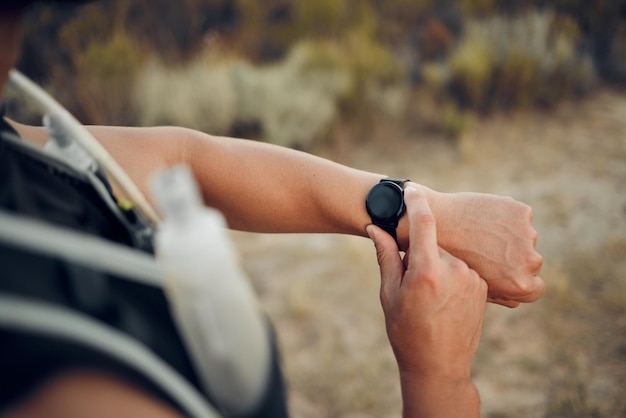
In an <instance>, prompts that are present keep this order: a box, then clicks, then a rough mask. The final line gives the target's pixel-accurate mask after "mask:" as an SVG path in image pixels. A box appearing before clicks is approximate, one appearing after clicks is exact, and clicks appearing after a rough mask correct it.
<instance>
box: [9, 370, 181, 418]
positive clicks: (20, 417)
mask: <svg viewBox="0 0 626 418" xmlns="http://www.w3.org/2000/svg"><path fill="white" fill-rule="evenodd" d="M86 416H89V417H91V418H108V417H119V418H125V417H128V418H134V417H151V418H175V417H180V416H181V415H179V414H178V413H177V412H175V411H174V410H173V409H171V408H170V407H169V406H167V405H166V404H164V403H162V402H160V401H157V400H155V399H154V398H153V397H151V396H149V395H148V394H146V393H144V392H142V391H141V390H139V389H137V388H135V387H133V386H131V385H128V384H127V383H124V382H123V381H121V380H119V379H117V378H115V377H112V376H108V375H105V374H102V373H101V372H98V373H95V372H89V371H75V372H71V373H67V374H64V375H61V376H57V377H56V378H54V379H53V380H51V381H50V382H48V383H47V384H45V385H44V386H43V387H41V388H40V389H39V390H38V391H36V392H35V393H34V394H32V395H31V397H30V398H29V399H28V400H27V401H25V402H23V403H21V404H20V405H18V406H17V407H15V408H14V409H13V410H11V411H9V413H8V415H6V417H7V418H74V417H75V418H82V417H86Z"/></svg>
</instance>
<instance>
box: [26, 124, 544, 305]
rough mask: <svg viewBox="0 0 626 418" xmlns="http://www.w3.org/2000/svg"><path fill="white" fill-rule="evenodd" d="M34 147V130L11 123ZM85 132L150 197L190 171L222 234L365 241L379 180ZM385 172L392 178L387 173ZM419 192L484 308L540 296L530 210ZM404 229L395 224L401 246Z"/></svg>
mask: <svg viewBox="0 0 626 418" xmlns="http://www.w3.org/2000/svg"><path fill="white" fill-rule="evenodd" d="M14 126H15V127H16V128H17V129H18V131H19V132H20V134H21V135H22V136H23V137H25V138H29V139H31V140H34V141H35V142H38V143H40V144H43V143H44V142H45V140H46V135H45V132H44V131H43V129H41V128H36V127H29V126H24V125H19V124H14ZM88 129H89V130H90V131H91V132H92V134H93V135H94V136H95V137H96V138H97V139H98V140H99V141H100V142H101V143H102V145H103V146H104V147H105V148H106V149H107V150H108V151H109V152H110V153H111V155H112V156H113V157H114V158H115V159H116V160H117V161H118V162H119V163H120V164H121V165H122V167H123V168H124V169H125V170H126V171H127V172H128V173H129V175H130V176H131V177H132V178H133V180H134V181H135V182H136V183H137V185H138V186H139V188H140V189H141V190H142V191H143V192H144V193H145V194H146V196H148V197H149V193H148V190H149V187H148V185H149V181H150V178H151V176H152V175H153V173H154V172H156V171H157V170H160V169H162V168H165V167H168V166H171V165H174V164H178V163H185V164H189V165H190V166H191V169H192V171H193V172H194V174H195V176H196V178H197V180H198V182H199V183H200V187H201V189H202V192H203V194H204V198H205V201H206V203H207V204H208V205H210V206H213V207H216V208H217V209H219V210H221V211H222V212H223V213H224V215H225V216H226V218H227V220H228V223H229V225H230V227H231V228H234V229H241V230H247V231H256V232H332V233H344V234H352V235H360V236H365V235H366V232H365V227H366V226H367V225H368V224H369V223H370V222H371V220H370V219H369V216H368V215H367V212H366V210H365V207H364V202H365V196H366V195H367V192H368V191H369V189H370V188H371V187H372V186H373V185H374V184H376V183H377V182H378V181H379V180H380V179H381V178H383V177H385V175H382V174H376V173H370V172H366V171H361V170H357V169H354V168H350V167H346V166H344V165H341V164H337V163H334V162H332V161H329V160H327V159H323V158H319V157H316V156H314V155H311V154H307V153H303V152H299V151H295V150H292V149H288V148H283V147H279V146H274V145H270V144H267V143H261V142H256V141H249V140H242V139H234V138H223V137H216V136H211V135H207V134H204V133H201V132H198V131H194V130H190V129H185V128H177V127H156V128H128V127H103V126H91V127H88ZM387 174H391V175H393V173H387ZM412 185H413V186H414V187H416V188H419V189H420V190H421V191H422V193H424V194H425V196H426V198H427V200H428V202H429V204H430V207H431V208H432V211H433V214H434V215H435V218H436V220H437V228H438V233H437V235H438V236H437V238H438V242H439V245H440V246H441V247H443V248H445V249H446V250H448V251H449V252H450V253H451V254H453V255H455V256H456V257H458V258H460V259H462V260H464V261H465V262H466V263H467V264H468V265H469V266H470V267H471V268H472V269H475V270H476V271H477V272H479V274H480V275H481V277H483V278H484V279H485V280H487V281H488V283H489V295H490V297H491V300H492V301H496V302H498V303H503V304H506V305H508V306H515V305H516V304H518V303H519V302H532V301H534V300H536V299H538V298H539V297H540V296H541V294H542V293H543V290H544V284H543V281H542V280H541V279H540V278H539V277H538V276H537V275H538V273H539V269H540V267H541V263H542V260H541V256H540V255H539V254H538V253H537V252H536V251H535V249H534V246H535V241H536V232H535V230H534V229H533V228H532V224H531V215H532V211H531V210H530V208H529V207H528V206H527V205H525V204H523V203H520V202H517V201H515V200H513V199H510V198H505V197H501V196H494V195H488V194H478V193H439V192H436V191H434V190H431V189H429V188H427V187H425V186H421V185H418V184H416V183H412ZM408 239H409V227H408V223H407V221H406V216H405V217H403V218H402V219H401V220H400V225H399V227H398V240H399V241H400V243H401V245H403V246H404V247H406V245H407V244H408Z"/></svg>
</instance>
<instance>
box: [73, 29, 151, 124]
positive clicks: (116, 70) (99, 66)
mask: <svg viewBox="0 0 626 418" xmlns="http://www.w3.org/2000/svg"><path fill="white" fill-rule="evenodd" d="M141 59H142V57H141V53H140V51H139V48H138V47H137V46H136V45H135V43H134V42H133V41H132V39H130V38H128V37H127V36H126V35H125V34H124V33H123V32H116V33H115V34H114V35H113V36H112V37H111V39H110V40H108V41H107V42H104V43H100V42H92V43H90V44H89V45H88V47H87V48H86V50H85V51H84V52H82V53H81V54H79V55H78V56H77V57H76V63H75V65H76V74H75V75H74V80H73V84H74V86H75V87H74V90H75V91H74V94H75V95H76V99H77V103H80V107H81V110H82V112H83V114H84V116H85V118H86V120H85V122H87V123H98V124H122V125H124V124H132V123H134V121H135V117H136V110H135V107H134V103H133V99H132V94H131V91H132V87H133V85H134V83H135V80H136V77H137V74H138V72H139V70H140V68H141Z"/></svg>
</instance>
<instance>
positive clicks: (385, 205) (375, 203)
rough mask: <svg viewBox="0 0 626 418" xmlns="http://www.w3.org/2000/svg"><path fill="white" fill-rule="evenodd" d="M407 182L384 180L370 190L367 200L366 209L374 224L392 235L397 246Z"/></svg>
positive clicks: (404, 180) (402, 180) (393, 179)
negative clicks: (398, 228) (397, 230)
mask: <svg viewBox="0 0 626 418" xmlns="http://www.w3.org/2000/svg"><path fill="white" fill-rule="evenodd" d="M407 181H409V180H407V179H396V178H392V177H387V178H384V179H382V180H381V181H379V182H378V183H376V184H375V185H374V187H372V188H371V189H370V191H369V192H368V193H367V197H366V198H365V209H366V210H367V213H368V214H369V215H370V218H372V223H373V224H374V225H376V226H378V227H380V228H382V229H383V230H385V231H386V232H387V233H388V234H389V235H391V236H392V237H393V239H394V240H396V244H398V236H397V234H396V228H397V227H398V222H399V221H400V218H401V217H402V215H404V211H405V206H404V183H406V182H407ZM399 246H400V245H399V244H398V247H399Z"/></svg>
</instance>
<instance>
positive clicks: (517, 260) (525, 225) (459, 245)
mask: <svg viewBox="0 0 626 418" xmlns="http://www.w3.org/2000/svg"><path fill="white" fill-rule="evenodd" d="M411 185H413V183H412V184H411ZM415 186H416V187H420V188H422V189H425V193H427V197H428V200H429V203H430V207H431V209H432V211H433V214H434V215H435V218H436V219H437V238H438V243H439V245H440V246H441V247H443V248H444V249H446V250H447V251H448V252H450V254H452V255H454V256H455V257H458V258H460V259H461V260H463V261H465V262H466V263H467V264H468V266H469V267H470V268H472V269H473V270H475V271H476V272H477V273H478V274H479V275H480V276H481V277H482V278H483V279H485V281H486V282H487V285H488V286H489V301H490V302H495V303H499V304H501V305H505V306H509V307H516V306H517V305H519V303H520V302H534V301H536V300H537V299H539V298H540V297H541V295H542V294H543V292H544V290H545V283H544V282H543V280H542V279H541V277H539V271H540V270H541V265H542V263H543V259H542V257H541V255H540V254H539V253H538V252H537V251H536V250H535V245H536V243H537V232H536V231H535V229H534V228H533V227H532V209H531V208H530V207H529V206H528V205H526V204H524V203H521V202H518V201H516V200H514V199H512V198H510V197H504V196H496V195H490V194H484V193H438V192H435V191H433V190H430V189H426V188H424V187H423V186H418V185H415Z"/></svg>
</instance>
